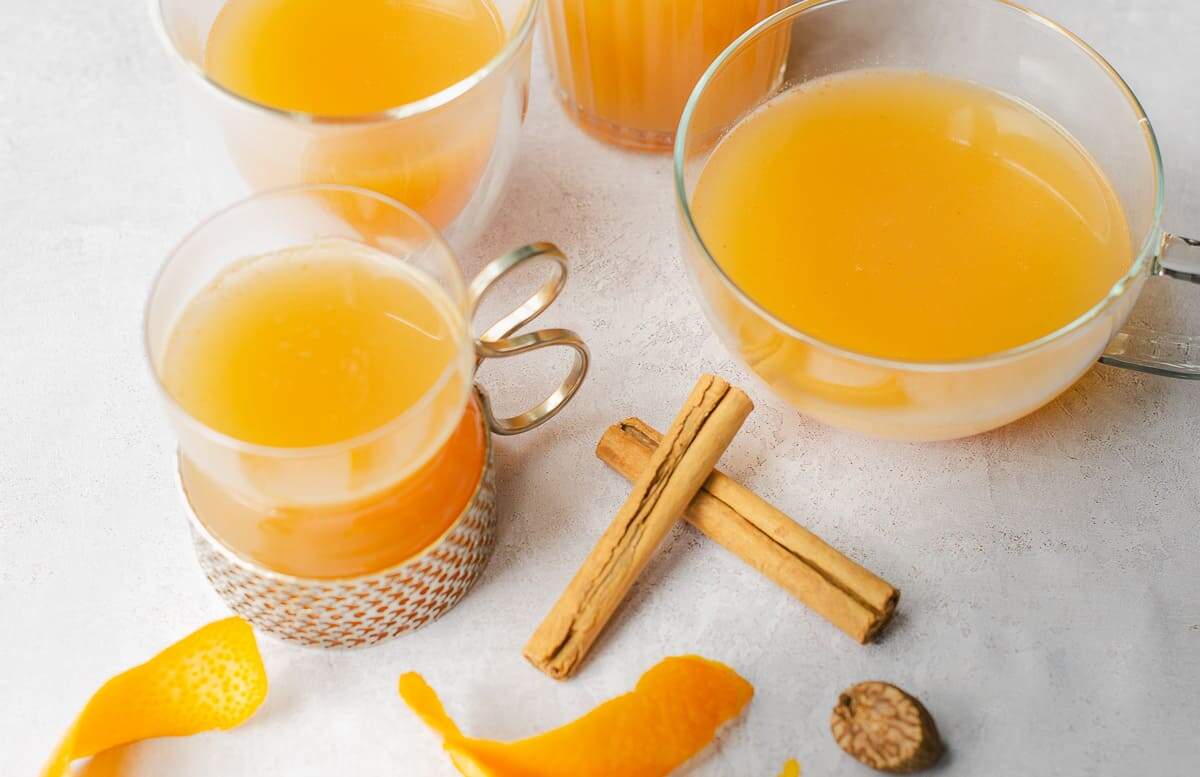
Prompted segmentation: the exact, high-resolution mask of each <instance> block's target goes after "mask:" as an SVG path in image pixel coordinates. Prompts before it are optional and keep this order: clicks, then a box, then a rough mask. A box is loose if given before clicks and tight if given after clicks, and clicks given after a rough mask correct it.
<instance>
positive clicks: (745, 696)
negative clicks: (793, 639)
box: [400, 656, 754, 777]
mask: <svg viewBox="0 0 1200 777" xmlns="http://www.w3.org/2000/svg"><path fill="white" fill-rule="evenodd" d="M753 695H754V688H753V687H752V686H751V685H750V683H748V682H746V681H745V680H744V679H742V678H741V677H740V676H739V675H738V674H737V673H736V672H734V671H733V670H732V669H730V668H729V667H727V666H725V665H724V664H720V663H717V662H716V661H709V660H707V659H704V658H700V657H699V656H677V657H673V658H667V659H665V660H663V661H661V662H659V663H658V664H656V665H655V666H654V667H652V668H651V669H650V670H649V671H647V672H646V673H645V674H644V675H642V677H641V679H640V680H638V683H637V686H636V687H635V688H634V689H633V691H632V692H630V693H626V694H623V695H621V696H618V697H616V698H615V699H611V700H609V701H606V702H604V703H603V704H601V705H600V706H598V707H596V708H595V709H594V710H592V711H591V712H589V713H587V714H586V715H584V716H583V717H582V718H579V719H578V720H576V721H574V722H573V723H568V724H567V725H565V726H563V727H561V728H557V729H554V730H553V731H548V732H546V733H544V734H539V735H537V736H533V737H529V738H528V739H522V740H518V741H516V742H495V741H491V740H486V739H475V738H472V737H468V736H465V735H463V733H462V732H461V731H460V730H459V728H458V726H457V725H456V724H455V723H454V721H453V720H452V719H451V718H450V716H449V715H447V714H446V711H445V709H444V708H443V707H442V703H441V701H440V700H439V699H438V697H437V694H436V693H434V691H433V689H432V688H430V687H429V685H428V684H427V683H426V682H425V680H424V679H423V678H422V677H421V676H420V675H418V674H416V673H414V672H409V673H407V674H405V675H403V676H401V678H400V696H401V698H403V699H404V702H405V703H406V704H407V705H408V706H409V707H410V708H411V709H412V710H413V712H415V713H416V714H417V715H418V716H419V717H420V718H421V720H422V721H424V723H425V725H427V726H428V727H429V728H431V729H433V730H434V731H435V732H437V733H438V734H439V735H441V737H442V739H443V746H444V747H445V750H446V752H447V754H448V755H449V756H450V760H451V761H452V762H453V763H454V766H455V767H456V768H457V769H458V771H459V772H460V773H462V774H463V775H466V777H612V775H618V774H619V775H622V777H663V776H664V775H667V774H669V773H671V772H672V771H674V770H675V769H676V768H678V767H679V766H681V765H682V764H684V763H685V762H687V761H688V760H690V759H691V758H692V757H694V756H695V755H696V754H697V753H699V752H700V751H701V750H703V749H704V748H705V747H706V746H707V745H708V744H709V743H710V742H711V741H712V739H713V737H714V736H716V733H717V730H718V729H719V728H720V727H721V726H723V725H724V724H725V723H727V722H729V721H730V720H732V719H733V718H735V717H737V715H738V714H740V713H741V711H742V710H743V709H744V708H745V706H746V704H748V703H749V701H750V698H751V697H752V696H753Z"/></svg>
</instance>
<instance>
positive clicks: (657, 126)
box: [545, 0, 788, 148]
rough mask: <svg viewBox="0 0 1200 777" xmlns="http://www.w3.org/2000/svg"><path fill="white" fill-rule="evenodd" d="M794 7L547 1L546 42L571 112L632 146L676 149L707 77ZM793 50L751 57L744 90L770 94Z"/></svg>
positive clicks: (716, 0) (772, 0) (783, 1)
mask: <svg viewBox="0 0 1200 777" xmlns="http://www.w3.org/2000/svg"><path fill="white" fill-rule="evenodd" d="M787 4H788V2H787V0H549V2H548V3H547V6H546V30H545V32H546V36H547V40H548V42H549V48H550V52H551V62H552V64H553V65H554V69H555V73H556V76H557V79H558V86H559V90H560V92H561V97H562V99H563V101H564V102H565V104H566V107H567V110H568V112H569V113H571V114H572V116H574V117H575V118H576V119H577V120H579V121H580V122H581V124H582V125H583V126H584V128H585V129H587V130H589V131H591V132H595V133H597V134H599V135H601V136H603V137H605V138H606V139H609V140H615V141H616V142H619V143H625V144H627V145H634V146H643V147H650V148H655V147H664V146H666V145H669V144H670V141H671V138H672V136H673V135H674V133H675V127H676V125H677V124H678V123H679V116H680V114H681V113H682V112H683V106H684V104H685V103H686V102H687V98H688V96H689V95H690V94H691V92H692V88H693V87H694V86H695V85H696V81H697V80H698V79H699V78H700V76H701V74H703V73H704V70H705V68H707V67H708V66H709V64H710V63H711V62H712V61H713V59H715V58H716V57H717V55H718V54H720V53H721V52H722V51H723V50H724V49H725V47H726V46H728V45H729V44H730V43H732V42H733V40H734V39H735V38H737V36H738V35H741V34H742V33H743V32H745V31H746V30H747V29H749V28H750V27H752V26H753V25H754V24H755V23H756V22H758V21H760V20H762V19H764V18H766V17H767V16H769V15H770V14H772V13H774V12H775V11H777V10H779V9H780V8H782V7H783V6H785V5H787ZM785 54H786V45H785V44H784V42H783V40H782V39H780V40H779V45H778V46H775V47H773V49H772V50H771V51H770V52H769V53H768V55H767V56H763V57H745V58H743V59H742V60H741V61H740V62H738V63H737V64H736V65H735V67H738V68H743V69H744V70H745V72H744V73H742V78H743V79H744V80H742V81H741V82H740V83H741V84H742V87H743V88H742V91H743V92H745V91H752V90H753V89H755V88H761V89H762V90H765V89H767V88H768V87H769V86H770V85H771V84H772V83H773V82H774V80H775V79H776V78H777V77H778V75H779V69H780V66H781V65H782V64H783V57H784V55H785Z"/></svg>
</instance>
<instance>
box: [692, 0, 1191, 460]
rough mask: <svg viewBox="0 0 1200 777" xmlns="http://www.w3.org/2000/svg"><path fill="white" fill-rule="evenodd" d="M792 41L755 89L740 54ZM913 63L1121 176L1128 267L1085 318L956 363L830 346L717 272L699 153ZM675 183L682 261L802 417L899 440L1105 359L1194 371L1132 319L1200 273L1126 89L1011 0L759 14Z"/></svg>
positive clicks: (1178, 345) (826, 6)
mask: <svg viewBox="0 0 1200 777" xmlns="http://www.w3.org/2000/svg"><path fill="white" fill-rule="evenodd" d="M783 45H790V50H791V55H790V57H789V61H788V64H787V68H786V71H785V73H784V77H783V80H782V82H781V83H780V84H779V86H778V87H777V88H776V89H774V90H772V91H771V92H770V93H768V94H761V93H758V92H746V93H745V95H746V96H745V97H744V98H743V99H742V100H741V101H740V103H737V104H733V103H731V102H730V100H729V95H731V94H737V82H738V80H739V73H740V70H741V67H740V66H739V62H740V61H741V60H742V59H743V58H746V57H749V58H751V59H754V58H758V57H761V56H762V51H768V52H769V51H775V50H778V48H779V47H780V46H783ZM878 67H894V68H906V69H917V70H922V71H926V72H931V73H935V74H942V75H947V76H951V77H954V78H958V79H964V80H968V81H973V82H975V83H978V84H981V85H983V86H987V87H990V88H992V89H995V90H997V91H999V92H1001V93H1003V94H1007V95H1010V96H1012V97H1015V98H1017V99H1019V100H1022V101H1024V102H1026V103H1028V104H1030V105H1032V106H1034V107H1035V108H1038V109H1040V110H1041V111H1042V112H1043V113H1045V114H1046V115H1047V116H1049V117H1050V118H1051V119H1053V120H1055V121H1057V122H1058V123H1059V124H1060V125H1061V126H1062V127H1063V128H1064V129H1066V130H1067V132H1069V133H1070V134H1071V135H1073V136H1074V137H1075V138H1077V139H1078V140H1079V141H1080V142H1081V143H1082V144H1083V146H1084V147H1085V148H1086V149H1087V150H1088V151H1089V153H1090V154H1091V155H1092V158H1093V159H1094V160H1095V161H1096V163H1097V164H1098V165H1099V166H1100V168H1101V169H1102V170H1103V171H1104V172H1105V174H1106V175H1107V177H1108V179H1109V181H1110V182H1111V183H1112V185H1113V187H1114V189H1115V191H1116V193H1117V195H1118V197H1119V199H1120V202H1121V206H1122V207H1123V209H1124V211H1125V215H1126V219H1127V221H1128V224H1129V228H1130V240H1131V244H1130V259H1131V261H1130V267H1129V270H1128V272H1127V273H1126V274H1125V275H1124V276H1123V277H1121V278H1120V279H1119V280H1118V281H1117V283H1116V284H1115V285H1114V286H1113V287H1112V288H1111V290H1110V291H1109V293H1108V294H1107V295H1106V296H1105V297H1104V299H1102V300H1100V301H1099V302H1098V303H1097V304H1096V305H1095V306H1093V307H1092V308H1091V309H1089V310H1088V311H1086V312H1085V313H1084V314H1083V315H1081V316H1079V317H1078V318H1077V319H1076V320H1074V321H1072V322H1071V323H1069V324H1067V325H1066V326H1064V327H1062V328H1061V329H1059V330H1057V331H1055V332H1052V333H1050V334H1048V335H1046V336H1044V337H1042V338H1040V339H1038V340H1035V341H1033V342H1030V343H1025V344H1023V345H1021V346H1018V347H1016V348H1012V349H1010V350H1007V351H1004V352H1001V353H994V354H988V355H986V356H983V357H979V358H975V359H971V360H966V361H960V362H905V361H898V360H892V359H883V358H878V357H874V356H869V355H866V354H860V353H855V352H853V351H849V350H847V349H844V348H839V347H837V346H834V345H832V344H830V343H827V342H823V341H822V340H820V339H819V338H817V337H814V336H812V335H810V334H808V333H806V332H803V331H800V330H798V329H796V328H794V327H791V326H789V325H787V324H785V323H784V322H782V321H780V320H779V319H777V318H776V317H775V316H773V315H771V314H770V313H769V312H768V311H766V310H765V309H764V308H762V307H761V306H760V305H759V304H758V303H756V302H755V301H754V300H753V299H751V298H750V297H749V296H748V295H747V294H745V293H744V292H743V291H742V290H741V289H739V288H738V286H737V285H736V284H735V283H734V282H733V281H732V280H731V279H730V278H729V277H728V276H727V275H726V274H725V273H724V272H723V271H722V269H721V267H720V265H719V264H718V263H717V261H716V260H715V259H714V257H713V255H712V253H711V252H710V249H709V247H708V246H706V245H705V243H704V240H703V238H702V236H701V234H700V232H699V230H698V228H697V226H696V224H695V223H694V221H693V218H692V212H691V205H692V202H691V197H692V194H693V191H694V189H695V186H696V182H697V180H698V178H699V176H700V173H701V171H702V170H703V169H704V165H705V162H706V161H707V159H708V157H709V155H710V154H711V153H712V151H713V149H714V148H715V147H716V145H717V144H718V143H719V142H720V141H721V139H722V138H724V137H725V135H726V134H728V133H729V132H730V131H731V130H732V129H733V128H734V126H735V125H736V124H737V122H738V121H739V120H740V119H741V118H743V117H744V116H746V115H747V114H749V113H750V112H752V111H754V110H755V109H757V108H758V107H759V106H761V105H762V104H763V103H765V102H767V101H768V100H770V99H771V98H772V97H774V96H775V95H777V94H778V93H780V92H782V91H784V90H787V89H789V88H791V87H794V86H796V85H797V84H800V83H803V82H805V81H808V80H810V79H813V78H819V77H822V76H826V75H831V74H836V73H841V72H847V71H852V70H856V69H861V68H878ZM675 183H676V197H677V204H678V213H679V227H680V233H681V242H682V247H683V254H684V263H685V265H686V267H687V270H688V274H689V277H690V278H691V279H692V281H693V285H694V288H695V289H696V290H697V291H698V293H699V297H700V300H701V303H702V307H703V308H704V310H705V313H706V315H707V316H708V318H709V321H710V322H711V323H712V326H713V328H714V329H715V330H716V332H717V334H718V335H719V336H720V337H721V339H722V341H723V342H724V343H725V345H726V346H727V347H728V348H729V350H730V351H731V352H733V353H734V354H736V355H737V356H738V357H740V359H741V360H742V361H743V362H744V363H745V364H746V365H747V366H748V367H749V368H750V369H751V370H752V371H753V372H754V373H756V374H757V375H758V376H759V377H760V378H761V379H762V380H764V381H765V382H766V383H767V384H768V385H769V386H770V388H771V389H772V390H773V391H774V392H775V393H776V394H778V395H779V396H781V397H782V398H784V399H785V400H787V401H788V402H789V403H790V404H792V405H793V406H795V407H796V408H797V409H799V410H800V411H801V412H803V413H805V414H806V415H809V416H811V417H813V418H815V419H817V420H820V421H823V422H825V423H828V424H831V425H833V426H837V427H841V428H845V429H850V430H854V431H858V432H861V433H864V434H867V435H870V436H874V437H881V438H888V439H899V440H940V439H951V438H956V437H964V436H967V435H971V434H976V433H979V432H984V431H987V430H989V429H994V428H996V427H998V426H1001V425H1003V424H1006V423H1008V422H1010V421H1013V420H1015V419H1017V418H1020V417H1022V416H1024V415H1026V414H1028V413H1030V412H1032V411H1034V410H1035V409H1037V408H1038V407H1041V406H1042V405H1044V404H1045V403H1047V402H1049V401H1050V400H1051V399H1053V398H1054V397H1055V396H1057V395H1058V394H1059V393H1061V392H1062V391H1063V390H1065V389H1066V388H1067V387H1069V386H1070V385H1071V384H1072V383H1074V382H1075V381H1076V380H1077V379H1078V378H1079V377H1080V376H1082V375H1083V373H1085V372H1086V371H1087V370H1088V369H1090V368H1091V366H1092V365H1093V364H1095V363H1096V360H1097V359H1099V360H1100V361H1102V362H1104V363H1106V364H1111V365H1115V366H1120V367H1126V368H1129V369H1134V370H1141V371H1144V372H1151V373H1155V374H1158V375H1166V376H1170V377H1178V378H1200V337H1197V336H1189V335H1184V334H1174V333H1169V332H1160V331H1154V330H1150V329H1147V328H1140V327H1130V328H1123V327H1125V324H1126V320H1127V319H1128V317H1129V315H1130V313H1131V311H1132V309H1133V307H1134V304H1135V302H1136V301H1137V298H1138V295H1139V293H1140V292H1141V290H1142V287H1143V285H1144V283H1145V281H1146V280H1147V278H1149V277H1151V276H1166V277H1170V278H1176V279H1180V280H1184V281H1192V282H1200V242H1197V241H1196V240H1193V239H1190V238H1185V237H1181V236H1178V235H1174V234H1171V233H1169V232H1165V231H1164V230H1163V228H1162V225H1161V216H1162V210H1163V169H1162V159H1161V157H1160V154H1159V149H1158V144H1157V142H1156V140H1155V137H1154V131H1153V129H1152V128H1151V126H1150V121H1149V119H1148V118H1147V117H1146V114H1145V112H1144V111H1143V110H1142V107H1141V105H1140V104H1139V103H1138V101H1137V98H1136V97H1135V96H1134V94H1133V92H1132V90H1130V88H1129V86H1128V85H1127V84H1126V83H1125V82H1124V81H1123V80H1122V79H1121V77H1120V76H1119V75H1118V74H1117V72H1116V71H1115V70H1114V69H1113V68H1112V67H1111V66H1110V65H1109V64H1108V63H1107V62H1106V61H1105V60H1104V59H1103V58H1102V57H1101V56H1100V55H1099V54H1098V53H1097V52H1096V51H1095V50H1093V49H1092V48H1091V47H1089V46H1088V45H1087V44H1086V43H1084V42H1083V41H1082V40H1080V39H1079V38H1078V37H1077V36H1075V35H1074V34H1072V33H1071V32H1069V31H1068V30H1066V29H1064V28H1063V27H1061V26H1059V25H1058V24H1056V23H1054V22H1051V21H1049V20H1047V19H1045V18H1043V17H1041V16H1039V15H1037V14H1035V13H1033V12H1031V11H1029V10H1027V9H1025V8H1022V7H1021V6H1018V5H1015V4H1013V3H1010V2H1008V1H1007V0H956V1H955V2H947V0H823V1H821V2H808V3H800V4H798V5H795V6H792V7H790V8H787V9H785V10H783V11H780V12H779V13H777V14H775V15H774V16H772V17H771V18H769V19H766V20H764V21H763V22H761V23H760V24H758V25H757V26H755V27H754V28H752V29H751V30H749V31H747V32H746V34H744V35H743V36H742V37H741V38H739V39H738V40H737V41H736V42H734V43H733V44H732V45H731V46H730V47H729V48H728V49H727V50H726V51H725V52H724V53H723V54H722V55H721V56H720V57H718V58H717V60H716V61H715V62H713V64H712V66H711V67H710V68H709V70H708V72H707V73H705V75H704V77H703V78H702V79H701V80H700V82H699V83H698V84H697V86H696V90H695V91H694V92H693V94H692V97H691V99H690V100H689V102H688V105H687V108H686V109H685V111H684V114H683V118H682V120H681V122H680V126H679V132H678V136H677V140H676V146H675Z"/></svg>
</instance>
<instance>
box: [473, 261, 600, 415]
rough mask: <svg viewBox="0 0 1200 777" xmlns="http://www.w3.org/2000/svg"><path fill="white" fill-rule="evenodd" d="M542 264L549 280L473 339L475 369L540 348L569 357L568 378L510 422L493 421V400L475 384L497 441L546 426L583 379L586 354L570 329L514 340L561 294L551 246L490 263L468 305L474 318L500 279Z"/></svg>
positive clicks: (563, 265)
mask: <svg viewBox="0 0 1200 777" xmlns="http://www.w3.org/2000/svg"><path fill="white" fill-rule="evenodd" d="M538 261H541V262H545V263H548V264H549V267H550V269H551V275H550V277H549V278H548V279H547V280H546V281H545V282H544V283H543V284H542V285H541V286H540V287H539V288H538V290H537V291H535V292H534V293H533V295H531V296H530V297H529V299H527V300H525V302H523V303H521V304H520V305H519V306H517V308H516V309H515V310H513V311H512V312H511V313H509V314H508V315H506V316H504V317H502V318H501V319H500V320H499V321H497V322H496V323H495V324H492V325H491V326H490V327H488V329H487V331H485V332H484V333H483V334H481V335H479V336H478V337H477V338H476V339H475V368H476V369H478V368H479V365H481V364H482V363H483V361H484V359H506V358H509V357H512V356H519V355H521V354H523V353H528V352H530V351H536V350H539V349H541V348H554V347H567V348H570V349H571V350H572V352H573V354H572V355H573V361H572V363H571V369H570V372H568V373H567V377H566V378H564V379H563V382H562V383H561V384H559V386H558V387H557V388H555V389H554V391H552V392H550V395H549V396H547V397H546V398H545V399H543V400H542V401H541V402H539V403H538V404H536V405H534V406H533V407H531V408H530V409H528V410H526V411H525V412H523V413H519V414H517V415H515V416H511V417H509V418H497V417H496V415H495V413H493V412H492V404H491V400H490V399H489V398H488V395H487V392H486V391H484V390H483V387H482V386H479V385H478V384H476V387H475V388H476V391H478V393H479V398H480V406H481V408H482V410H483V416H484V419H485V420H486V421H487V423H488V426H489V427H490V428H491V430H492V431H493V432H494V433H496V434H500V435H513V434H521V433H522V432H527V431H529V430H530V429H535V428H537V427H538V426H541V425H542V424H544V423H546V422H547V421H549V420H550V419H551V418H553V417H554V416H555V415H557V414H558V412H559V411H560V410H562V409H563V408H564V407H566V405H567V403H568V402H570V401H571V398H572V397H574V396H575V393H576V392H577V391H579V387H580V386H582V385H583V380H584V378H585V377H587V370H588V361H589V355H588V349H587V345H586V344H585V343H584V342H583V340H582V339H581V338H580V337H579V335H577V334H575V333H574V332H572V331H570V330H569V329H540V330H537V331H535V332H529V333H527V334H521V335H515V336H514V334H513V333H514V332H516V331H517V330H518V329H521V328H522V327H524V326H525V325H526V324H528V323H530V322H531V321H533V320H534V319H535V318H537V317H538V316H540V315H541V314H542V313H544V312H545V311H546V309H547V308H549V307H550V306H551V305H552V304H553V303H554V300H555V299H557V298H558V295H559V294H561V293H562V290H563V287H564V286H565V285H566V282H567V258H566V257H565V256H564V255H563V253H562V251H560V250H559V249H558V247H557V246H555V245H553V244H551V243H533V244H530V245H526V246H521V247H520V248H517V249H515V250H513V251H509V252H508V253H507V254H505V255H503V256H501V257H498V258H496V259H493V260H492V261H491V262H489V263H488V264H487V266H485V267H484V268H483V269H482V270H481V271H480V272H479V274H478V275H476V276H475V279H474V280H473V281H471V285H470V287H469V288H468V289H467V294H468V304H469V306H470V307H469V309H470V312H471V316H472V318H474V316H475V313H476V311H477V310H478V308H479V303H480V301H482V300H483V298H484V297H485V296H487V293H488V291H490V290H491V289H492V288H494V287H495V284H496V283H497V282H499V281H500V280H501V279H502V278H504V277H505V276H506V275H508V274H509V273H510V272H512V271H513V270H515V269H516V268H517V267H520V266H522V265H526V264H529V263H531V262H538Z"/></svg>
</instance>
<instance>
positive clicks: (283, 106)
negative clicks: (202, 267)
mask: <svg viewBox="0 0 1200 777" xmlns="http://www.w3.org/2000/svg"><path fill="white" fill-rule="evenodd" d="M159 7H160V10H161V14H160V18H161V21H162V24H161V28H162V30H163V32H164V37H165V39H166V41H167V44H168V47H169V50H170V51H172V52H175V53H177V54H178V55H179V59H180V60H181V61H182V62H183V63H184V64H185V66H186V68H185V69H186V71H187V74H188V79H187V83H188V85H189V86H190V87H193V88H192V89H191V90H190V91H189V92H188V95H189V96H190V97H191V98H192V100H191V103H190V105H191V107H192V108H193V111H192V113H193V116H194V121H193V122H192V123H193V124H194V125H195V128H196V129H197V136H198V137H199V138H200V139H201V140H202V141H204V140H207V141H208V142H207V143H205V142H201V143H200V144H199V145H200V146H201V147H202V148H206V149H209V148H211V147H213V146H216V147H218V148H221V149H224V151H225V152H226V153H223V154H222V153H218V154H208V158H207V159H206V160H205V164H206V166H207V165H217V167H220V165H218V164H217V162H216V159H215V158H214V157H227V158H228V160H229V161H231V162H232V167H233V168H234V170H235V171H236V176H228V177H233V178H240V179H241V180H242V181H243V182H244V185H245V186H248V187H249V188H250V189H252V190H260V189H266V188H272V187H276V186H282V185H290V184H299V183H337V184H347V185H355V186H361V187H365V188H370V189H373V190H375V191H379V192H381V193H383V194H387V195H388V196H390V197H392V198H394V199H397V200H399V201H401V202H404V203H405V204H407V205H409V206H411V207H413V208H415V209H417V210H418V211H419V212H420V213H421V214H422V215H424V216H425V217H426V218H428V219H429V220H430V221H431V222H432V223H433V224H434V226H436V227H437V228H438V229H439V230H441V231H443V232H444V233H446V234H447V236H448V237H449V238H450V239H451V241H452V242H453V243H455V244H457V245H465V244H466V243H468V242H470V241H471V240H472V239H473V238H474V237H475V236H477V235H478V233H479V231H480V230H481V229H482V227H483V225H484V222H485V221H486V219H487V218H488V217H489V216H490V212H491V208H492V207H494V205H495V199H496V197H497V195H498V193H499V189H500V186H501V185H502V184H503V182H504V178H505V177H506V175H507V172H508V170H509V168H510V167H511V164H512V157H513V156H514V154H515V141H516V137H517V130H518V129H519V126H520V122H521V120H522V119H523V115H524V107H525V99H526V90H527V86H528V69H529V45H528V41H529V35H530V30H531V28H532V23H533V16H532V14H533V7H532V4H530V3H528V2H526V1H525V0H203V1H202V2H184V1H183V0H161V2H160V4H159Z"/></svg>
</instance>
